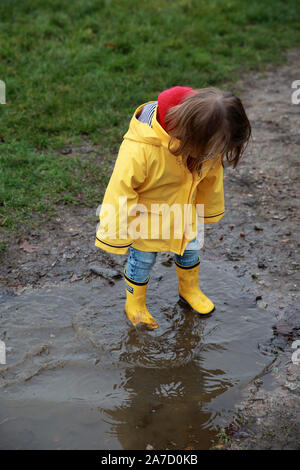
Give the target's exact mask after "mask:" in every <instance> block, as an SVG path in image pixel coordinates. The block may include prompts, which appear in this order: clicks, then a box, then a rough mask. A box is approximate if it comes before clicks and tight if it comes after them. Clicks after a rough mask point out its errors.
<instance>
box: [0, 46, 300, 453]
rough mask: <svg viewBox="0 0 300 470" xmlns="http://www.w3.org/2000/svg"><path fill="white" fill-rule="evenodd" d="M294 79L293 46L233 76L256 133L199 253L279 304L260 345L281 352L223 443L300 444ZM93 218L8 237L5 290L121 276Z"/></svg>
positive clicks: (298, 69) (70, 215)
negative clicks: (256, 69) (267, 63)
mask: <svg viewBox="0 0 300 470" xmlns="http://www.w3.org/2000/svg"><path fill="white" fill-rule="evenodd" d="M297 79H298V80H299V79H300V52H299V51H293V52H290V53H289V54H288V55H287V63H286V64H285V65H284V66H282V67H280V68H277V69H274V68H272V67H269V68H268V69H266V71H265V72H264V73H257V74H251V76H248V77H246V78H243V80H241V81H240V82H239V83H238V84H236V85H235V88H236V89H237V90H238V93H239V94H240V95H241V96H242V98H243V101H244V103H245V105H246V108H247V111H248V114H249V117H250V120H251V123H252V129H253V141H252V142H251V144H250V145H249V148H248V150H247V154H246V155H245V158H244V160H243V162H242V164H241V165H240V167H239V168H238V169H237V170H234V171H233V170H231V169H227V170H226V172H225V197H226V208H227V213H226V215H225V217H224V218H223V219H222V221H221V222H220V223H218V224H216V225H213V224H212V225H211V226H208V227H206V232H205V248H204V249H203V250H202V257H203V258H205V259H206V260H211V261H215V262H216V263H218V261H220V260H221V259H222V260H223V261H224V260H226V261H227V262H228V263H229V264H230V265H231V266H232V267H233V268H234V269H235V271H236V273H237V276H238V277H240V278H242V279H243V281H244V283H245V284H247V285H248V286H249V292H250V293H253V301H254V302H256V304H257V306H258V307H260V308H262V309H266V310H269V311H270V312H272V314H273V316H274V337H273V338H269V340H268V341H267V342H266V343H265V344H263V345H260V347H261V348H262V349H263V350H264V351H265V354H269V353H270V352H273V353H274V352H275V353H278V359H277V361H276V363H275V364H274V366H273V368H272V370H271V371H269V372H270V373H269V374H267V375H266V376H262V377H258V378H257V379H256V381H255V382H254V383H253V384H251V385H250V386H249V388H248V389H247V390H246V391H245V401H244V402H243V404H241V405H239V409H238V419H237V422H236V423H231V425H230V426H229V428H228V429H227V431H228V435H229V437H228V435H227V437H226V438H225V439H223V441H224V442H223V443H222V442H221V443H220V446H221V447H222V446H224V447H226V448H232V449H243V448H258V449H260V448H284V449H285V448H299V439H300V430H299V422H300V420H299V410H300V404H299V389H300V387H299V384H300V372H299V369H300V366H297V365H295V364H292V362H291V355H292V352H293V350H292V349H291V344H292V341H293V340H295V339H296V338H297V337H299V329H300V310H299V306H297V294H298V286H297V281H298V279H299V274H298V273H299V258H298V257H297V256H298V251H297V248H298V246H299V241H298V238H299V237H298V234H299V232H298V224H299V210H298V209H299V207H298V206H299V199H298V197H297V196H298V194H299V153H300V152H299V149H300V133H299V117H300V104H299V105H292V104H291V92H292V88H291V84H292V82H293V81H294V80H297ZM95 221H96V217H95V210H94V209H93V210H91V209H87V208H84V207H76V206H70V207H62V208H60V212H59V215H58V216H57V217H56V219H55V220H53V221H51V222H47V223H46V224H45V225H44V227H43V229H42V230H39V231H38V230H31V231H28V232H26V233H23V234H20V237H19V238H17V239H15V240H13V243H12V241H11V240H10V244H9V247H8V248H7V250H6V252H5V253H4V254H2V257H1V283H2V286H3V289H4V290H5V291H6V293H8V294H9V293H12V294H13V293H14V292H15V291H17V292H18V293H21V292H22V290H28V289H31V288H36V287H39V286H43V285H45V284H48V285H51V284H53V283H54V284H57V283H60V282H62V281H67V282H70V283H74V282H76V281H78V280H80V279H84V278H93V277H96V276H97V274H95V273H93V272H92V271H91V269H90V268H91V265H93V264H95V263H96V264H97V265H98V266H102V268H103V267H104V268H105V267H106V268H113V269H114V270H115V272H114V273H111V274H110V273H109V272H104V276H106V277H108V279H107V282H108V283H112V282H114V281H113V279H112V278H113V276H114V275H121V273H122V266H123V264H124V261H125V259H126V258H125V257H123V256H122V257H117V256H110V255H108V254H107V253H104V252H101V251H100V250H98V249H95V247H94V233H95V225H96V222H95ZM6 238H7V237H6ZM298 305H299V304H298Z"/></svg>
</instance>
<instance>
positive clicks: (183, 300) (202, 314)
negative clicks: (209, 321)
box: [179, 295, 216, 317]
mask: <svg viewBox="0 0 300 470" xmlns="http://www.w3.org/2000/svg"><path fill="white" fill-rule="evenodd" d="M179 300H181V301H182V302H183V304H184V305H185V306H186V305H188V306H189V308H190V309H191V310H192V311H193V312H195V313H197V314H198V315H200V316H201V317H208V316H210V315H211V314H212V312H213V311H214V310H215V309H216V308H215V307H214V308H213V309H212V310H211V311H210V312H207V313H200V312H198V311H197V310H195V309H194V308H193V307H192V306H191V305H190V304H189V303H188V301H187V300H185V299H184V298H183V297H181V295H179Z"/></svg>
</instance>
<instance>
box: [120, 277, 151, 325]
mask: <svg viewBox="0 0 300 470" xmlns="http://www.w3.org/2000/svg"><path fill="white" fill-rule="evenodd" d="M124 279H125V282H126V284H127V288H126V296H127V299H126V303H125V313H126V315H127V317H128V319H129V320H130V321H131V323H132V324H133V326H138V325H141V326H145V327H146V328H147V329H148V330H154V329H155V328H157V327H158V323H157V322H156V321H155V320H154V318H153V317H152V315H150V313H149V311H148V309H147V307H146V293H147V288H148V280H147V281H145V282H142V283H140V282H135V281H133V280H132V279H130V278H128V277H127V276H126V272H125V271H124Z"/></svg>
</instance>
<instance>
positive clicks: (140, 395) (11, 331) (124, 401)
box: [0, 261, 273, 449]
mask: <svg viewBox="0 0 300 470" xmlns="http://www.w3.org/2000/svg"><path fill="white" fill-rule="evenodd" d="M200 271H201V274H200V276H201V279H202V281H201V286H202V288H203V291H204V292H206V293H207V295H209V296H210V297H211V298H212V299H213V300H214V301H215V304H216V310H215V311H214V312H213V314H212V315H211V316H210V317H208V318H201V317H199V316H197V315H196V314H194V313H193V312H191V311H190V310H188V309H187V308H186V307H185V306H183V305H181V304H180V303H179V302H178V295H177V281H176V274H175V268H174V266H171V267H166V266H163V265H162V264H161V263H160V261H157V263H156V265H155V267H154V269H153V273H152V278H151V281H150V286H149V289H148V295H147V304H148V308H149V310H150V312H151V313H152V314H153V316H154V317H155V318H156V320H157V321H158V323H159V328H158V329H157V330H155V331H153V332H149V331H139V330H136V329H134V328H133V327H132V326H131V325H130V324H129V323H128V320H127V318H126V316H125V314H124V312H123V307H124V301H125V291H124V283H123V280H117V281H115V284H114V285H111V284H110V283H109V282H108V281H107V280H105V279H103V278H100V277H99V278H98V279H93V280H92V281H90V282H86V281H79V282H76V283H73V284H67V283H66V284H60V285H52V286H48V287H44V288H41V289H36V290H30V291H29V290H28V291H25V292H23V293H22V294H20V295H15V296H12V295H7V294H4V293H3V294H2V296H0V319H1V326H0V337H1V338H3V339H4V341H5V344H6V348H7V358H6V362H7V363H6V365H0V399H1V401H0V448H1V449H145V448H146V446H147V445H148V444H150V445H152V446H153V447H154V449H184V448H186V447H192V448H194V449H208V448H210V447H211V446H212V445H213V443H214V439H215V437H216V429H215V426H223V425H224V424H226V423H228V422H229V420H230V419H231V418H232V416H233V414H234V413H235V404H236V403H238V401H239V399H240V398H241V391H242V389H243V388H244V387H245V386H246V385H247V384H248V383H249V381H251V380H252V379H253V378H254V377H255V376H256V375H257V374H259V373H261V372H262V371H263V369H264V368H265V367H266V366H267V365H268V364H270V363H271V361H272V359H273V358H272V356H266V355H263V354H262V353H261V352H260V350H259V343H261V342H263V341H265V340H266V339H268V338H269V337H270V336H271V334H272V333H271V324H272V319H271V318H270V314H269V313H268V312H267V311H265V310H260V309H259V308H257V307H256V305H255V297H253V296H251V295H250V294H249V293H247V292H246V290H247V286H246V285H244V284H245V283H243V281H242V280H241V279H240V278H237V277H236V275H235V274H234V272H233V271H231V269H230V268H229V267H228V266H227V264H226V263H220V262H219V263H218V265H216V264H214V263H211V262H208V261H203V262H201V269H200Z"/></svg>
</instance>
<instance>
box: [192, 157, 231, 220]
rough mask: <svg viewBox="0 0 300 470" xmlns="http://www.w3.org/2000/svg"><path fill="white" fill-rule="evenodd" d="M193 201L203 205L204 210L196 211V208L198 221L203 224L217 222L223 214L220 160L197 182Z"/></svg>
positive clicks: (221, 167)
mask: <svg viewBox="0 0 300 470" xmlns="http://www.w3.org/2000/svg"><path fill="white" fill-rule="evenodd" d="M195 202H196V204H203V205H204V212H201V211H200V210H199V211H198V208H197V212H198V217H199V220H200V222H201V221H202V222H204V223H205V224H207V223H212V222H218V221H219V220H220V219H221V218H222V217H223V216H224V213H225V204H224V189H223V166H222V163H221V161H218V162H217V163H216V164H215V165H214V166H213V167H212V169H211V170H210V171H209V172H208V174H207V175H206V176H205V178H203V180H202V181H200V183H199V184H198V187H197V193H196V200H195Z"/></svg>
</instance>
